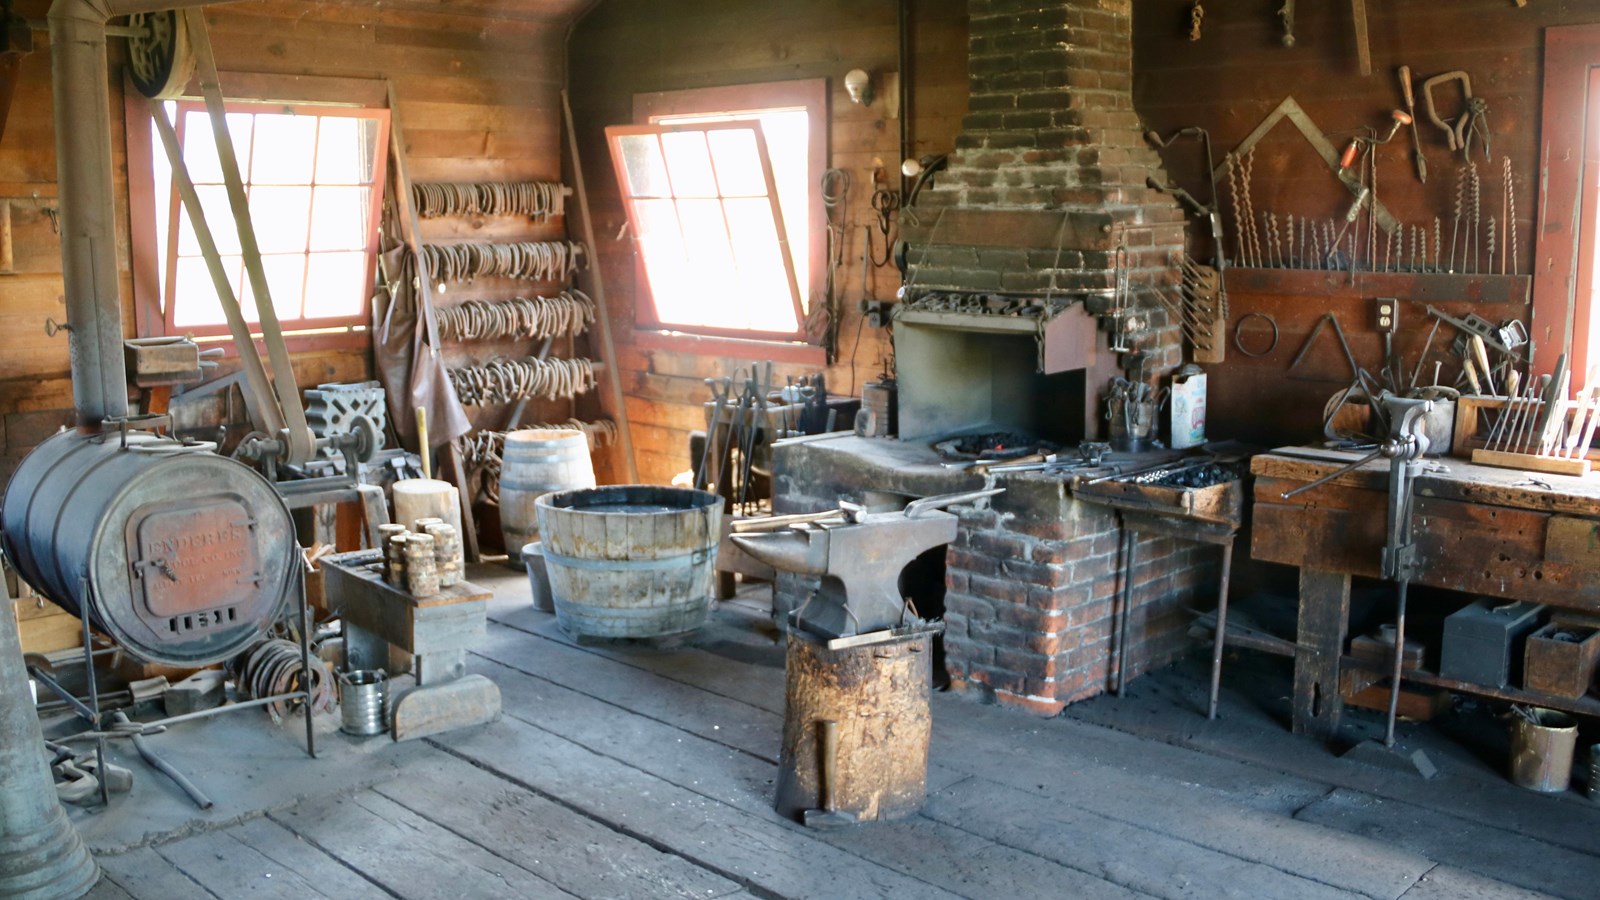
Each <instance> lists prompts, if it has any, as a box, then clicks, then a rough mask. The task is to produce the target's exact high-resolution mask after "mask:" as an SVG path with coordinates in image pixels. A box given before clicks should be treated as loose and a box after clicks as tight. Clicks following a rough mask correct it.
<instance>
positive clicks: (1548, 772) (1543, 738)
mask: <svg viewBox="0 0 1600 900" xmlns="http://www.w3.org/2000/svg"><path fill="white" fill-rule="evenodd" d="M1529 712H1530V714H1531V715H1532V717H1533V720H1532V721H1530V720H1529V719H1528V718H1525V717H1522V716H1518V717H1517V719H1516V721H1515V722H1514V723H1513V724H1512V726H1511V781H1512V783H1513V784H1515V785H1516V786H1517V787H1525V788H1527V789H1528V790H1531V791H1539V792H1541V793H1546V794H1559V793H1562V792H1563V791H1565V790H1566V789H1567V788H1568V786H1570V785H1571V783H1572V754H1573V751H1574V750H1575V749H1576V747H1577V743H1578V723H1577V721H1576V720H1574V719H1573V718H1572V717H1571V716H1569V715H1567V714H1566V713H1564V712H1557V711H1556V710H1553V709H1539V708H1534V709H1532V710H1530V711H1529Z"/></svg>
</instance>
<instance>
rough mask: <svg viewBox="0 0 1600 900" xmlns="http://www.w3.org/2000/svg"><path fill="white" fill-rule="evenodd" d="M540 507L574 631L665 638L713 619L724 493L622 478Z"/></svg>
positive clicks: (563, 612)
mask: <svg viewBox="0 0 1600 900" xmlns="http://www.w3.org/2000/svg"><path fill="white" fill-rule="evenodd" d="M537 509H538V513H539V536H540V539H541V542H542V543H543V544H544V560H545V568H546V570H547V571H548V572H549V577H550V594H551V596H552V598H553V599H554V601H555V607H556V621H557V623H558V624H560V626H561V627H562V628H564V629H566V630H567V631H568V632H569V633H571V634H576V635H586V636H590V637H613V638H616V637H627V638H641V637H661V636H663V635H669V634H678V633H681V632H685V631H693V630H695V629H696V628H699V627H701V626H702V625H704V624H705V623H706V618H707V616H708V615H709V614H710V612H711V582H712V576H713V575H714V574H715V571H714V570H715V568H716V562H717V542H718V540H719V539H720V538H721V534H722V531H721V523H722V498H721V497H718V496H717V495H716V494H712V493H709V492H707V491H695V490H689V489H687V488H669V487H656V486H653V485H618V486H614V487H602V488H591V489H588V490H579V491H563V492H560V493H555V494H546V495H544V496H542V497H540V498H539V499H538V501H537Z"/></svg>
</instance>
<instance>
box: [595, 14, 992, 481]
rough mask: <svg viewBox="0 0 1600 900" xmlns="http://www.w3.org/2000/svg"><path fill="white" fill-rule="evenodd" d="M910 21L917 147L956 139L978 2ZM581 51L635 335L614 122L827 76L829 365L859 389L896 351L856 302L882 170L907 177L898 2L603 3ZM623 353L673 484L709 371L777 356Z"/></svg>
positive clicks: (612, 286) (618, 275) (614, 293)
mask: <svg viewBox="0 0 1600 900" xmlns="http://www.w3.org/2000/svg"><path fill="white" fill-rule="evenodd" d="M911 21H912V23H913V24H912V35H911V43H912V55H913V60H912V64H911V66H910V69H911V73H912V74H911V77H912V86H913V91H912V94H913V97H912V101H911V109H910V113H911V120H910V121H911V136H912V141H913V144H914V151H913V152H915V153H916V154H918V155H921V154H924V153H933V152H940V153H943V152H948V151H949V150H950V149H951V147H952V145H953V143H954V140H955V136H956V134H957V133H959V131H960V122H961V116H962V115H963V114H965V112H966V104H967V89H966V82H967V68H966V53H967V41H966V3H965V2H964V0H913V2H912V3H911ZM570 50H571V70H570V74H571V85H572V88H571V90H572V100H573V112H574V116H575V118H576V120H577V129H578V138H579V147H580V150H579V152H580V153H581V154H582V156H583V165H584V171H585V174H586V175H587V176H588V179H589V192H590V202H591V204H592V205H593V208H594V216H595V233H596V235H597V239H598V240H599V242H600V244H601V246H600V247H599V248H598V249H599V258H600V262H601V264H602V266H603V270H602V271H603V274H604V276H605V279H606V286H607V289H608V292H609V294H610V297H611V305H612V318H613V320H614V322H615V328H616V332H617V335H618V340H619V342H620V343H623V344H625V345H626V344H630V343H632V340H631V339H632V337H633V326H634V321H633V304H634V297H635V292H636V289H637V286H636V269H635V259H634V249H633V242H632V239H631V238H630V237H629V236H627V235H626V234H623V233H622V225H623V222H624V215H623V211H622V207H621V204H620V201H619V198H618V193H617V188H616V184H615V178H614V177H613V176H612V174H611V171H612V170H611V163H610V157H609V154H608V153H607V150H606V146H605V140H604V133H603V128H604V127H605V126H606V125H615V124H624V123H628V122H630V121H632V117H633V96H634V94H637V93H646V92H651V91H663V90H677V89H684V88H695V87H709V86H720V85H734V84H749V83H757V82H766V81H787V80H795V79H802V78H827V79H829V80H830V89H831V97H830V107H831V123H830V124H831V130H830V134H829V163H828V164H829V165H830V166H833V167H838V168H842V169H845V170H847V171H849V173H850V175H851V179H852V182H853V186H852V189H851V193H850V198H849V202H848V206H847V208H846V209H845V210H844V220H845V221H846V227H845V240H844V250H843V256H844V265H843V267H842V269H841V271H840V273H839V283H840V284H841V285H842V286H843V288H842V291H841V296H842V298H843V303H842V306H843V307H844V310H843V312H844V315H843V319H842V321H841V324H840V327H839V353H838V362H837V363H836V364H835V365H834V366H832V367H830V368H829V369H828V379H829V384H830V386H832V388H833V391H834V392H835V393H840V394H849V393H859V391H860V389H861V384H862V383H863V382H865V381H868V380H870V379H872V378H873V377H874V376H875V375H876V374H877V373H878V372H879V371H881V370H882V369H883V367H884V365H885V363H886V361H887V359H888V356H889V354H890V353H891V351H890V349H889V343H888V340H887V334H886V333H884V332H880V331H874V330H872V329H865V328H860V327H859V324H858V323H859V322H860V320H861V319H860V313H859V311H858V302H859V301H860V299H861V298H862V295H863V291H862V281H861V255H862V231H861V229H862V227H863V226H865V225H867V224H869V223H871V222H873V221H874V217H873V214H872V212H871V209H870V207H869V205H868V203H869V198H870V196H871V193H872V187H873V185H872V181H873V170H874V167H875V166H876V165H878V164H881V165H882V166H884V167H885V172H886V173H887V175H886V176H885V177H886V178H888V179H889V184H890V185H891V186H895V187H897V186H898V184H899V176H898V171H897V170H898V166H899V158H898V157H899V123H898V121H897V120H895V119H890V118H888V117H887V116H886V114H885V109H886V106H885V101H884V94H885V93H886V91H887V90H888V86H887V83H886V81H885V76H886V75H887V74H888V73H890V72H893V71H894V70H895V69H896V68H897V63H896V26H895V8H894V4H868V5H862V4H857V3H850V2H846V0H818V2H783V3H757V4H752V3H742V2H736V0H671V2H650V0H606V2H604V3H602V4H601V5H600V6H598V7H597V8H596V9H595V11H594V12H593V13H592V14H590V16H589V17H588V18H586V19H585V20H584V21H583V22H582V23H580V25H579V27H578V29H577V30H576V32H575V33H574V36H573V40H572V44H571V48H570ZM857 67H860V68H863V69H866V70H867V71H869V72H871V73H873V76H874V78H875V82H876V83H875V86H876V89H877V91H878V95H879V97H878V99H877V100H876V101H875V102H874V103H873V104H872V105H871V106H870V107H861V106H856V105H854V104H852V103H850V101H849V98H848V97H847V96H846V95H845V91H844V85H843V82H844V73H845V72H847V71H849V70H850V69H852V68H857ZM873 240H874V246H875V247H876V252H877V253H878V254H879V256H880V257H881V255H882V254H883V252H884V250H883V237H882V235H881V234H879V233H878V232H877V231H876V228H874V232H873ZM898 287H899V276H898V273H897V272H896V271H895V270H894V269H893V267H892V266H885V267H881V268H876V269H874V270H873V271H872V272H871V274H870V276H869V279H868V284H867V295H868V296H870V297H872V298H874V299H883V300H888V299H892V298H893V296H894V292H895V290H896V289H897V288H898ZM740 352H742V351H740ZM621 355H622V365H623V368H624V370H625V373H624V381H623V384H624V386H625V388H626V389H627V391H628V394H629V403H628V408H629V410H630V412H631V413H632V414H633V416H634V418H633V422H634V426H635V433H634V440H635V443H637V444H639V445H640V446H639V453H638V457H639V470H640V478H641V479H642V480H645V481H651V482H666V481H668V480H670V479H671V478H672V476H673V475H675V474H677V473H679V472H682V471H684V470H686V469H687V468H689V465H690V462H689V457H688V447H687V445H688V431H689V430H690V428H692V427H693V426H694V424H695V423H696V422H702V421H703V419H702V418H700V416H701V413H700V410H699V404H700V403H701V402H703V401H704V400H706V399H709V392H707V391H706V389H705V386H704V385H703V383H702V379H704V378H708V377H720V376H723V375H732V374H734V372H735V370H736V369H738V368H739V367H741V366H749V365H750V364H751V362H752V361H755V360H761V359H765V358H766V356H765V354H764V352H763V351H762V350H760V349H759V348H755V349H752V350H751V351H750V352H749V355H748V356H744V355H729V354H728V353H726V352H705V351H698V352H697V351H695V350H692V349H682V348H669V349H663V348H661V347H659V346H656V345H651V346H648V347H645V346H637V345H635V346H633V347H632V348H631V349H624V350H623V351H621ZM820 368H821V367H820V365H805V364H785V365H780V366H779V367H778V368H777V381H778V383H779V384H782V383H783V381H784V378H785V376H786V375H788V374H796V375H799V374H804V373H806V372H814V371H817V370H819V369H820ZM601 477H602V478H604V477H605V474H604V473H602V475H601Z"/></svg>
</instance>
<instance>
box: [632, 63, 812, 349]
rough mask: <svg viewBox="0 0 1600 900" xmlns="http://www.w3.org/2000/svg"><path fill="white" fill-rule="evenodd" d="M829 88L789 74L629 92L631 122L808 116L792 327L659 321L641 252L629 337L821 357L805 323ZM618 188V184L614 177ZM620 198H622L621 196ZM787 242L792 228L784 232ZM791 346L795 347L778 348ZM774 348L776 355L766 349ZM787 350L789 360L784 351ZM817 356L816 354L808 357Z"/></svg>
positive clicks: (647, 341) (646, 342)
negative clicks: (801, 278) (800, 273)
mask: <svg viewBox="0 0 1600 900" xmlns="http://www.w3.org/2000/svg"><path fill="white" fill-rule="evenodd" d="M829 101H830V95H829V89H828V80H827V79H826V78H807V79H798V80H792V81H768V82H757V83H750V84H735V85H722V86H716V87H704V88H689V89H685V90H671V91H655V92H650V93H642V94H635V95H634V97H633V121H634V124H636V125H653V124H656V123H657V122H658V121H659V120H661V119H670V118H676V117H679V116H707V115H717V114H726V115H745V114H749V113H754V112H759V111H763V110H775V109H804V110H805V111H806V117H807V120H808V131H807V136H808V137H807V142H808V146H807V152H806V168H807V170H808V171H807V176H808V177H807V192H806V200H807V208H806V235H805V238H806V241H807V262H808V270H807V279H806V283H805V284H801V285H799V289H800V295H801V298H802V304H801V305H802V311H801V315H800V323H799V328H798V330H797V331H796V333H795V334H794V335H790V336H772V335H765V334H761V333H758V332H750V331H744V330H742V329H703V328H698V329H695V328H686V327H684V326H676V325H662V324H661V323H659V322H658V321H657V319H656V315H655V300H654V298H653V297H652V296H651V294H650V280H649V278H648V276H647V275H646V274H645V271H644V261H643V259H642V257H641V256H640V255H639V254H635V259H634V283H635V284H636V285H637V289H636V290H635V291H634V298H633V300H634V302H633V306H634V327H635V333H634V337H635V341H636V342H637V343H638V344H640V345H641V346H657V347H688V348H692V349H694V350H696V351H697V352H726V353H727V354H728V355H731V356H739V355H741V354H742V355H752V354H753V355H761V356H762V358H772V359H779V358H780V357H784V358H785V359H784V360H780V361H795V362H814V361H816V360H820V359H821V358H822V357H821V348H820V347H819V346H817V343H816V341H817V340H818V336H813V335H810V334H809V333H808V332H807V330H806V319H807V312H808V311H809V310H811V309H814V308H815V305H816V304H818V303H821V302H824V300H825V298H824V290H825V284H826V277H827V246H828V242H827V211H826V210H825V209H824V207H823V204H822V192H821V190H820V189H818V186H817V185H818V180H819V179H820V178H821V177H822V173H823V172H825V171H826V170H827V167H828V146H829V143H828V142H829V131H828V129H829V123H830V121H831V119H830V115H829V108H828V105H829ZM618 190H619V192H620V191H621V190H622V188H621V186H620V182H619V187H618ZM624 202H626V201H624ZM788 239H789V241H790V242H791V243H792V242H794V241H795V240H796V236H795V235H793V234H791V235H789V236H788ZM786 350H791V351H794V352H781V351H786ZM774 352H778V355H776V356H774V355H771V354H773V353H774ZM788 357H793V359H792V360H789V359H787V358H788ZM813 357H815V359H813Z"/></svg>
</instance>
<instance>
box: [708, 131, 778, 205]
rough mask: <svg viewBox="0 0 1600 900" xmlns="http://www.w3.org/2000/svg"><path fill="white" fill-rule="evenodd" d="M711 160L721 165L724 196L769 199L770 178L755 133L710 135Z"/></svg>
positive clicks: (720, 184) (724, 132)
mask: <svg viewBox="0 0 1600 900" xmlns="http://www.w3.org/2000/svg"><path fill="white" fill-rule="evenodd" d="M706 139H707V140H708V141H710V142H711V157H712V159H713V160H715V161H716V165H717V186H718V187H720V188H721V189H722V196H724V197H765V196H766V195H767V177H766V175H765V174H764V173H762V171H761V155H760V153H759V152H758V151H757V149H756V134H755V132H754V131H747V130H745V129H743V128H740V129H726V130H722V129H719V130H715V131H708V132H706Z"/></svg>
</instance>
